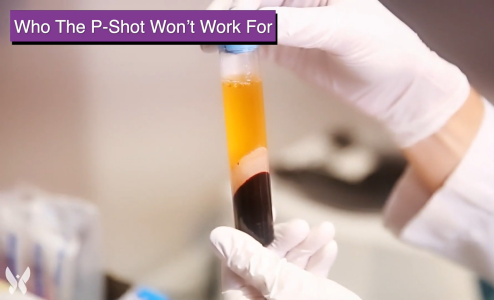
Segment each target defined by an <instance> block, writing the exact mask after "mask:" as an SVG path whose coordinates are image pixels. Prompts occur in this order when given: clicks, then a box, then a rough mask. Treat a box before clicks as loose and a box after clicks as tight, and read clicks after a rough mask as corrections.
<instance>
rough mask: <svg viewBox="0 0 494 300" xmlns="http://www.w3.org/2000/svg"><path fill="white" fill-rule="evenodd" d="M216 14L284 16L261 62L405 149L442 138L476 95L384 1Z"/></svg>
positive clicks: (221, 5)
mask: <svg viewBox="0 0 494 300" xmlns="http://www.w3.org/2000/svg"><path fill="white" fill-rule="evenodd" d="M208 9H213V10H226V9H244V10H250V9H271V10H272V9H274V10H276V11H277V14H278V45H277V46H261V48H260V54H261V56H262V57H263V58H266V59H269V60H271V61H274V62H275V63H277V64H279V65H280V66H282V67H285V68H287V69H289V70H291V71H293V72H295V73H296V74H297V75H299V76H300V77H301V78H302V79H304V80H306V81H308V82H310V83H312V84H314V85H316V86H318V87H320V88H322V89H324V90H325V91H326V92H328V94H330V95H332V96H334V97H337V98H340V99H344V100H346V101H347V102H349V104H351V105H353V106H355V107H357V108H358V109H360V110H362V111H363V112H365V113H367V114H368V115H370V116H372V117H374V118H376V119H378V120H380V121H381V122H383V124H384V125H385V126H386V127H387V128H388V129H389V130H390V131H391V133H392V134H393V137H394V139H395V140H396V142H397V143H398V145H399V146H400V147H402V148H405V147H409V146H411V145H413V144H415V143H417V142H418V141H420V140H422V139H424V138H426V137H428V136H430V135H431V134H433V133H435V132H436V131H438V130H439V129H440V128H441V127H442V126H443V125H444V124H445V123H446V122H447V121H448V120H449V119H450V118H451V116H453V115H454V113H455V112H456V111H457V110H458V109H459V108H460V107H461V106H462V104H463V103H464V102H465V100H466V99H467V97H468V95H469V93H470V84H469V82H468V79H467V78H466V76H465V75H464V74H463V73H462V72H461V70H459V69H458V68H457V67H456V66H454V65H452V64H450V63H448V62H447V61H445V60H444V59H442V58H441V57H439V56H438V55H437V54H436V53H434V52H433V51H431V50H430V49H429V48H428V47H427V46H426V45H425V44H424V43H423V42H422V41H421V40H420V38H419V37H418V36H417V35H416V34H415V32H413V31H412V30H411V29H410V28H409V27H408V26H406V25H405V24H404V23H403V22H401V21H400V20H399V19H398V18H396V17H395V16H394V15H393V14H392V13H391V12H389V11H388V10H387V9H386V8H385V7H384V6H383V5H382V4H381V3H380V2H379V1H378V0H325V1H324V0H321V1H317V0H315V1H297V0H293V1H289V0H286V1H281V0H215V1H213V2H212V3H211V5H210V6H209V7H208ZM201 48H202V49H203V51H205V52H211V51H215V46H202V47H201Z"/></svg>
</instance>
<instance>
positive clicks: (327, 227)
mask: <svg viewBox="0 0 494 300" xmlns="http://www.w3.org/2000/svg"><path fill="white" fill-rule="evenodd" d="M319 226H320V229H321V230H322V231H323V232H325V233H326V234H328V235H330V236H331V238H334V236H335V234H336V229H335V227H334V225H333V223H331V222H322V223H321V225H319Z"/></svg>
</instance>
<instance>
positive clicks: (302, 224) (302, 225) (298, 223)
mask: <svg viewBox="0 0 494 300" xmlns="http://www.w3.org/2000/svg"><path fill="white" fill-rule="evenodd" d="M290 225H292V226H293V227H296V228H297V229H298V231H300V232H307V233H308V232H309V231H310V226H309V223H307V221H305V220H302V219H293V220H291V221H290Z"/></svg>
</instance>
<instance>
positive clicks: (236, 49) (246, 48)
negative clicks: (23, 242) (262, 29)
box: [220, 45, 259, 54]
mask: <svg viewBox="0 0 494 300" xmlns="http://www.w3.org/2000/svg"><path fill="white" fill-rule="evenodd" d="M258 47H259V46H257V45H221V46H220V50H223V51H225V52H228V53H232V54H240V53H247V52H252V51H254V50H256V49H257V48H258Z"/></svg>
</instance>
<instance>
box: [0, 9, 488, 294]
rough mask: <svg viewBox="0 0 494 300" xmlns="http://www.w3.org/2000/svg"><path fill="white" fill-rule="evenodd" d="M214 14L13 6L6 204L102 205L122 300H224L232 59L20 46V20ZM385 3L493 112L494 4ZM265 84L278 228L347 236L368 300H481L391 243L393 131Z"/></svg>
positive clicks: (3, 176)
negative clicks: (42, 15) (87, 13)
mask: <svg viewBox="0 0 494 300" xmlns="http://www.w3.org/2000/svg"><path fill="white" fill-rule="evenodd" d="M209 2H210V1H209V0H184V1H170V0H148V1H135V0H84V1H83V0H74V1H63V0H43V1H34V0H16V1H14V0H2V1H1V2H0V54H1V55H0V188H2V189H10V188H12V187H13V186H17V185H19V184H29V185H34V186H36V187H39V188H40V189H43V190H45V191H49V192H51V193H57V194H66V195H72V196H74V197H77V198H80V199H84V201H86V202H88V203H91V204H92V205H94V206H95V207H96V208H97V209H98V210H99V212H100V215H101V222H102V225H101V228H102V235H103V240H102V251H103V252H102V256H103V264H104V270H105V273H106V274H108V275H109V276H111V277H112V280H115V281H111V282H110V285H109V286H111V287H112V288H114V289H115V291H116V292H115V293H117V294H118V291H117V290H119V291H124V290H125V289H126V288H127V287H128V286H134V285H138V284H145V285H148V286H151V287H153V288H156V289H159V290H160V291H162V292H163V293H164V294H166V295H168V296H169V297H170V299H219V298H218V284H219V283H218V270H217V265H216V260H215V259H214V257H213V256H212V251H210V248H209V244H208V243H209V232H210V231H211V230H212V229H213V228H214V227H215V226H218V225H231V224H232V219H233V218H232V208H231V206H230V202H229V201H230V195H229V187H228V184H229V182H228V160H227V152H226V139H225V129H224V119H223V106H222V98H221V91H220V84H219V61H218V57H217V56H215V55H214V54H213V55H206V54H203V53H201V52H200V50H199V47H198V46H12V45H10V42H9V10H11V9H85V10H90V9H111V10H131V9H139V10H146V9H150V10H168V9H184V10H191V9H204V8H206V7H207V5H208V4H209ZM382 2H383V3H384V4H385V5H386V6H388V7H389V8H390V10H392V11H393V12H394V13H396V14H397V15H398V17H400V18H402V20H404V21H405V22H406V23H407V24H409V25H410V26H411V27H412V28H413V29H414V30H416V31H417V32H418V33H419V35H421V37H422V38H423V40H424V41H425V42H426V43H427V44H428V45H429V46H430V47H431V48H433V49H434V50H436V51H437V52H438V53H439V54H440V55H442V56H443V57H445V58H446V59H448V60H449V61H451V62H453V63H455V64H457V65H458V66H459V67H460V68H461V69H462V70H463V71H464V72H465V73H466V74H467V75H468V76H469V77H470V79H471V81H472V83H473V84H474V85H475V86H476V87H477V88H478V89H479V90H480V91H481V92H482V93H483V94H484V95H485V96H486V97H490V98H491V99H494V87H493V86H492V84H491V83H492V82H494V67H493V66H494V61H493V60H494V58H493V57H492V53H493V51H494V38H492V37H493V36H492V28H494V17H493V16H494V3H493V2H492V1H487V0H470V1H442V0H427V1H426V0H400V1H398V0H383V1H382ZM262 68H263V76H264V82H265V83H264V84H265V99H266V100H265V109H266V118H267V127H268V128H267V130H268V141H269V148H270V153H271V154H270V155H271V156H272V160H273V168H274V171H273V173H275V174H276V175H275V178H274V179H273V181H274V183H273V198H274V202H275V205H276V207H277V211H278V220H279V221H282V220H285V219H290V218H293V217H301V218H305V219H307V220H309V221H310V222H311V223H313V224H316V223H318V222H321V221H323V220H329V221H333V222H334V223H335V226H336V228H337V241H338V242H339V243H340V254H339V259H338V260H337V262H336V264H335V267H334V269H333V270H332V272H331V274H330V277H331V278H332V279H335V280H337V281H339V282H340V283H341V284H343V285H345V286H347V287H349V288H350V289H352V290H354V291H356V292H357V293H358V294H359V295H360V296H361V297H362V298H363V299H366V300H387V299H390V300H391V299H402V300H407V299H422V300H429V299H430V300H437V299H462V300H476V299H480V295H479V292H478V287H477V281H476V278H475V277H474V276H472V275H471V274H469V273H468V272H466V271H465V270H463V269H460V268H458V267H456V266H454V265H452V264H450V263H449V262H446V261H443V260H442V259H440V258H438V257H435V256H432V255H429V254H427V253H423V252H420V251H417V250H415V249H411V248H409V247H406V246H404V245H402V244H401V243H399V242H397V241H396V239H395V238H394V237H393V236H391V234H390V233H388V232H387V231H386V230H385V229H384V228H383V226H382V219H381V209H382V205H383V203H384V201H385V200H386V196H387V195H388V194H389V190H390V189H391V187H392V186H393V184H394V181H395V180H396V179H397V178H398V176H399V175H400V174H401V171H402V170H403V168H404V162H403V159H402V158H401V157H400V155H399V154H398V152H397V151H396V149H395V148H394V146H393V144H392V143H391V142H390V140H389V139H388V138H387V135H386V134H385V132H384V131H383V130H382V129H381V128H380V126H378V125H377V124H376V123H375V122H373V121H372V120H369V119H367V118H365V117H363V116H362V115H360V114H358V113H356V112H355V111H353V110H350V109H349V108H348V107H347V106H345V105H344V104H343V103H341V102H340V101H339V100H338V99H330V98H328V97H327V96H325V95H324V94H323V93H322V92H320V91H318V90H316V89H313V88H312V87H310V86H308V85H306V84H305V83H304V82H302V81H300V80H298V79H297V78H295V77H294V76H293V75H292V74H290V73H287V72H285V71H283V70H281V69H280V68H278V67H277V66H275V65H273V64H270V63H266V62H264V63H263V66H262ZM321 143H322V144H323V145H325V146H324V147H326V148H324V147H323V148H324V151H325V152H324V151H323V154H322V155H321V154H320V153H321V151H319V152H318V151H314V147H316V146H314V145H321ZM316 148H317V147H316ZM318 149H319V150H320V149H321V148H318ZM316 152H317V153H319V154H315V153H316ZM108 297H117V296H108ZM109 299H110V298H109Z"/></svg>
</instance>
